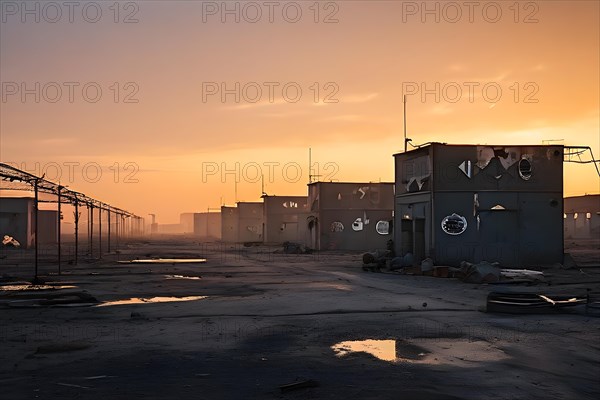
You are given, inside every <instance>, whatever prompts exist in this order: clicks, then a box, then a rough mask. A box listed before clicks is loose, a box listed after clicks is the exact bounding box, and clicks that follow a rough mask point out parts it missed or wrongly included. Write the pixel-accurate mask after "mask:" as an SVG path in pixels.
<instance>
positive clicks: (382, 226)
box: [375, 221, 390, 235]
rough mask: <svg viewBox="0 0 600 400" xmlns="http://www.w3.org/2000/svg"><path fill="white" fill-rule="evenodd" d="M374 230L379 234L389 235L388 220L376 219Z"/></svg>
mask: <svg viewBox="0 0 600 400" xmlns="http://www.w3.org/2000/svg"><path fill="white" fill-rule="evenodd" d="M375 230H376V231H377V233H379V234H380V235H389V233H390V223H389V221H377V224H376V225H375Z"/></svg>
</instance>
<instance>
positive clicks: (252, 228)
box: [221, 201, 263, 243]
mask: <svg viewBox="0 0 600 400" xmlns="http://www.w3.org/2000/svg"><path fill="white" fill-rule="evenodd" d="M221 240H223V241H224V242H228V243H245V242H262V241H263V203H261V202H241V201H240V202H238V203H237V206H236V207H229V206H222V207H221Z"/></svg>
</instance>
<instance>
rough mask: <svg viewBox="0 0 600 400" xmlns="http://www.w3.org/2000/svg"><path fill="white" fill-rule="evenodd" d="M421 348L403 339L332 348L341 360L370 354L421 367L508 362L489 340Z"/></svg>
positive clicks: (442, 341) (425, 342)
mask: <svg viewBox="0 0 600 400" xmlns="http://www.w3.org/2000/svg"><path fill="white" fill-rule="evenodd" d="M418 340H419V345H418V346H417V345H415V344H412V343H409V342H406V341H403V340H398V341H397V340H394V339H390V340H374V339H367V340H354V341H346V342H340V343H337V344H335V345H333V346H331V349H332V350H333V351H334V352H335V353H336V355H337V356H338V357H343V356H345V355H348V354H350V353H358V352H362V353H368V354H371V355H373V356H374V357H376V358H378V359H379V360H383V361H388V362H410V363H418V364H431V365H441V364H451V365H457V366H459V365H465V366H466V365H472V363H474V362H489V361H498V360H502V359H506V358H507V357H508V356H507V355H506V353H504V352H503V351H502V350H501V349H499V348H497V347H495V346H493V345H492V344H491V343H489V342H486V341H469V340H466V339H447V338H431V339H418Z"/></svg>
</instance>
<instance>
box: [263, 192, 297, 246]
mask: <svg viewBox="0 0 600 400" xmlns="http://www.w3.org/2000/svg"><path fill="white" fill-rule="evenodd" d="M263 202H264V211H263V214H264V224H265V242H268V243H283V242H286V241H289V242H300V243H304V242H305V241H306V240H307V239H308V238H307V232H308V226H307V221H306V218H307V217H308V208H307V204H308V197H307V196H263Z"/></svg>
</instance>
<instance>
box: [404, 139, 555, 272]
mask: <svg viewBox="0 0 600 400" xmlns="http://www.w3.org/2000/svg"><path fill="white" fill-rule="evenodd" d="M394 158H395V175H396V190H395V193H396V194H395V197H396V200H395V206H394V212H395V216H394V243H395V250H396V254H397V255H400V256H401V255H404V254H406V253H412V254H413V257H414V261H415V263H416V264H418V263H420V262H421V261H422V260H423V259H424V258H426V257H430V258H432V259H433V260H434V262H435V263H436V264H438V265H458V264H459V263H460V262H461V261H469V262H479V261H483V260H485V261H489V262H494V261H497V262H499V263H500V264H501V265H503V266H506V267H526V266H529V265H540V264H552V263H561V262H562V261H563V196H562V193H563V147H562V146H558V145H549V146H491V145H446V144H442V143H432V144H429V145H426V146H422V147H420V148H418V149H416V150H412V151H408V152H405V153H399V154H395V155H394Z"/></svg>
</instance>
